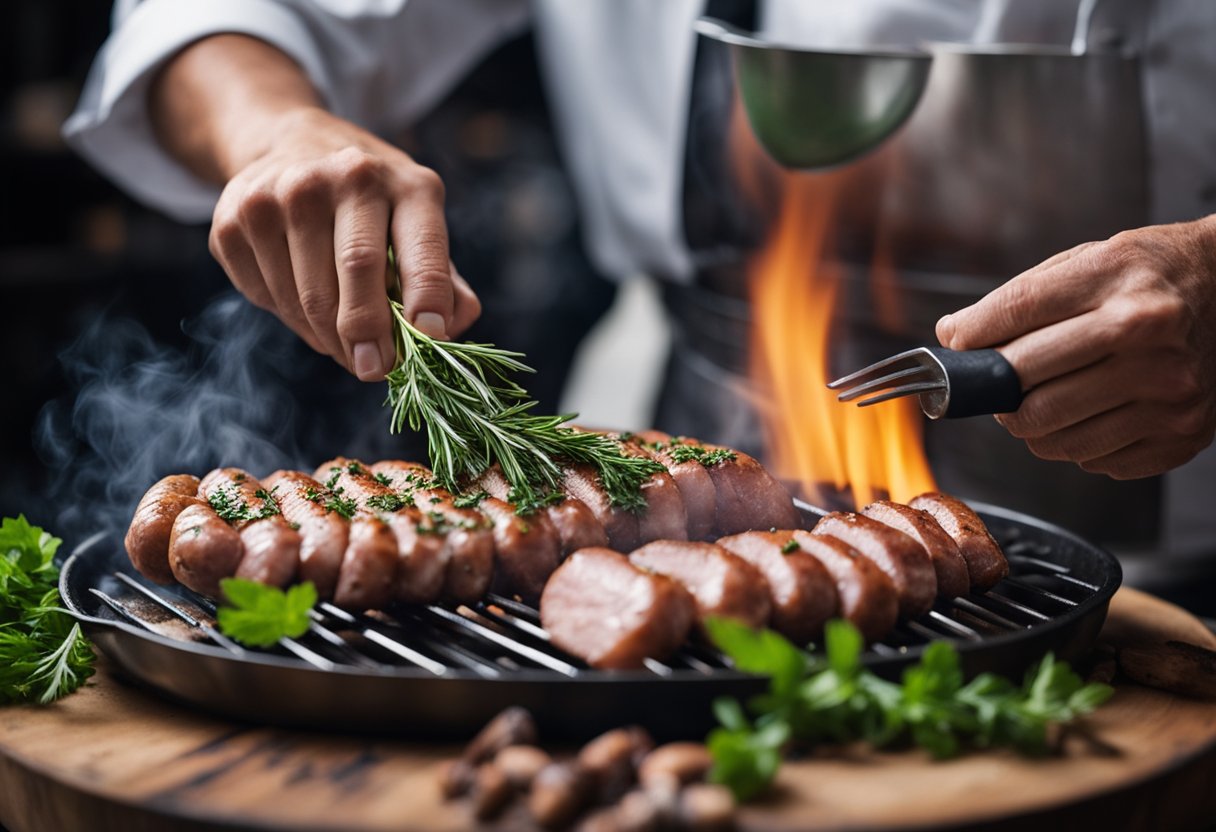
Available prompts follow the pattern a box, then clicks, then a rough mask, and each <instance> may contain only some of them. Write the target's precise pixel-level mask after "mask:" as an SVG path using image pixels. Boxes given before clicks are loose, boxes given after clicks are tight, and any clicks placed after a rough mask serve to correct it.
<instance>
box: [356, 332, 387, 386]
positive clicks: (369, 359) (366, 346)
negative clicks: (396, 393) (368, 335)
mask: <svg viewBox="0 0 1216 832" xmlns="http://www.w3.org/2000/svg"><path fill="white" fill-rule="evenodd" d="M355 375H357V376H358V377H359V380H360V381H378V380H379V379H380V377H381V376H383V375H384V363H383V362H382V361H381V360H380V348H379V347H378V346H376V344H375V343H374V342H372V341H364V342H363V343H361V344H355Z"/></svg>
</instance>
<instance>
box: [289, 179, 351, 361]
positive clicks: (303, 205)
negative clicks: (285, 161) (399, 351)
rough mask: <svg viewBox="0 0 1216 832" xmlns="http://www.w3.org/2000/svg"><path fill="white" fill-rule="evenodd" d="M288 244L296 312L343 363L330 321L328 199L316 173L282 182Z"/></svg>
mask: <svg viewBox="0 0 1216 832" xmlns="http://www.w3.org/2000/svg"><path fill="white" fill-rule="evenodd" d="M281 193H282V201H283V213H284V216H285V220H286V223H285V224H286V235H287V248H288V252H289V254H290V257H291V270H292V272H293V274H294V276H295V284H296V285H295V291H296V297H297V298H298V300H299V304H300V311H301V312H302V313H303V314H304V318H305V320H307V321H308V325H309V326H310V327H311V328H312V331H313V333H314V335H315V336H316V338H317V341H318V342H320V344H321V346H323V347H324V348H325V352H327V353H328V354H329V355H331V356H333V357H334V359H335V360H336V361H338V363H340V364H344V365H346V366H347V367H348V368H349V366H350V364H349V363H348V357H347V356H348V353H347V352H346V350H344V349H343V345H342V342H341V340H339V338H338V333H337V331H336V329H335V326H334V322H335V319H336V318H337V314H338V277H337V274H336V273H335V270H334V245H333V233H332V230H333V227H334V214H333V201H332V199H330V194H329V188H328V186H327V185H326V184H325V183H324V182H323V181H322V180H320V179H318V178H310V177H306V178H302V179H301V181H299V182H295V183H293V182H290V181H289V182H286V183H282V185H281Z"/></svg>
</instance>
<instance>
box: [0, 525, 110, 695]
mask: <svg viewBox="0 0 1216 832" xmlns="http://www.w3.org/2000/svg"><path fill="white" fill-rule="evenodd" d="M60 543H62V541H61V540H60V539H59V538H57V537H55V536H53V535H51V534H49V533H47V532H45V531H43V530H42V529H40V528H38V527H37V526H34V525H31V524H30V523H29V521H27V520H26V519H25V517H24V516H19V517H16V518H12V517H6V518H4V520H3V521H0V705H7V704H13V703H19V702H40V703H43V704H45V703H48V702H51V701H54V700H55V699H58V698H59V697H61V696H65V695H67V694H69V693H71V692H72V691H74V690H76V689H77V688H79V687H80V686H81V685H83V684H84V683H85V680H87V679H88V678H89V677H90V676H91V675H93V651H92V649H91V648H90V647H89V642H88V640H87V639H85V637H84V635H83V634H82V633H81V631H80V625H79V624H77V623H76V622H75V621H73V620H72V618H71V616H70V615H68V613H67V611H66V610H64V609H63V607H62V606H61V605H60V599H59V586H58V582H59V569H58V568H57V567H56V566H55V564H54V557H55V552H56V551H57V550H58V549H59V545H60Z"/></svg>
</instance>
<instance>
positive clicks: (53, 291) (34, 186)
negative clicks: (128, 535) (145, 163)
mask: <svg viewBox="0 0 1216 832" xmlns="http://www.w3.org/2000/svg"><path fill="white" fill-rule="evenodd" d="M2 14H3V18H2V19H3V24H2V25H0V67H2V69H0V183H2V185H0V304H2V307H0V308H2V309H3V318H4V326H3V327H0V354H2V355H3V367H4V378H3V381H2V382H0V390H3V394H2V395H0V401H2V402H3V406H2V407H0V472H2V476H0V515H5V516H7V515H12V514H15V513H17V512H20V511H23V512H25V513H26V514H27V515H29V516H30V519H31V520H34V521H35V522H47V523H49V522H50V518H51V517H53V516H54V512H53V510H51V509H50V508H49V507H46V506H44V505H42V504H41V502H40V501H39V500H38V499H36V495H39V494H41V493H42V492H43V490H44V488H45V486H46V477H47V472H46V469H45V466H43V465H42V464H40V462H39V459H38V457H37V454H36V452H35V450H34V447H33V442H32V434H33V430H34V427H35V424H36V421H37V417H38V413H39V411H40V410H41V408H42V407H43V405H44V403H46V402H47V401H49V400H52V399H56V398H58V397H62V396H64V395H66V393H67V382H66V379H65V378H64V375H63V373H62V371H61V370H60V368H59V365H58V362H57V358H56V356H57V355H58V353H59V352H60V351H62V350H63V349H64V348H66V347H67V346H68V345H70V344H71V343H72V341H73V339H74V337H75V335H76V333H78V332H79V331H80V330H81V328H82V327H83V326H84V324H85V323H86V322H88V321H91V320H93V319H95V318H96V317H97V316H98V315H99V314H101V313H102V312H103V311H105V310H111V311H113V312H115V313H118V314H131V315H135V316H137V317H139V318H140V319H142V320H143V321H145V322H148V324H147V325H148V326H149V327H150V329H151V330H152V332H153V335H154V336H155V337H157V338H158V339H164V340H165V341H166V342H168V343H174V342H179V343H180V342H181V341H182V339H183V338H184V336H183V335H182V334H181V329H180V326H179V321H180V319H181V318H182V316H183V315H184V314H185V313H186V310H188V309H190V308H197V306H198V304H199V303H200V301H202V300H203V299H205V298H206V297H208V296H210V295H213V294H216V293H217V292H218V291H220V290H222V288H223V285H224V284H223V282H222V275H218V274H217V273H216V272H215V271H214V270H212V269H211V268H209V267H208V264H207V260H206V255H207V249H206V230H205V229H203V228H188V227H185V226H182V225H179V224H177V223H174V222H172V221H170V220H167V219H165V218H163V217H161V216H160V215H158V214H156V213H153V212H151V211H149V210H147V209H145V208H143V207H141V206H139V205H137V204H135V203H134V202H132V201H131V200H130V199H128V198H126V197H125V196H123V195H122V194H121V193H120V192H119V191H118V190H117V189H115V188H114V187H113V186H112V185H110V184H109V183H107V182H106V181H105V180H104V179H102V178H101V177H100V176H99V175H98V174H96V173H94V172H93V171H92V170H91V169H90V168H89V166H88V165H86V164H85V163H84V162H83V161H81V160H80V159H79V158H78V157H76V156H75V155H74V154H73V153H72V152H71V151H70V150H69V149H68V148H67V147H66V145H64V143H63V140H62V139H61V138H60V135H59V128H60V125H61V124H62V123H63V121H64V119H65V118H66V117H67V115H68V114H69V113H70V112H71V110H72V108H73V107H74V106H75V103H76V98H77V96H78V94H79V92H80V88H81V86H82V84H83V82H84V78H85V75H86V73H87V71H88V67H89V64H90V62H91V61H92V59H93V56H94V55H95V54H96V52H97V49H98V47H100V45H101V43H102V41H104V40H105V37H106V35H107V33H108V32H109V26H110V17H109V4H108V3H98V2H96V0H10V2H7V3H5V8H4V11H3V13H2Z"/></svg>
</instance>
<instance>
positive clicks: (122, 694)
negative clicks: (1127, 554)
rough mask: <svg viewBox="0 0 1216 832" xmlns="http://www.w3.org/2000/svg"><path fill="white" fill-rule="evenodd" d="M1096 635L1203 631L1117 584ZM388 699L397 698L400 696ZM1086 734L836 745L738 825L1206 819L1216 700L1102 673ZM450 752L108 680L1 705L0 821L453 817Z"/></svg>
mask: <svg viewBox="0 0 1216 832" xmlns="http://www.w3.org/2000/svg"><path fill="white" fill-rule="evenodd" d="M1102 638H1103V640H1104V641H1106V642H1109V643H1112V644H1116V645H1126V644H1131V643H1135V642H1152V641H1162V640H1166V639H1182V640H1186V641H1190V642H1192V643H1195V644H1201V645H1204V646H1208V647H1213V648H1216V637H1213V635H1212V634H1211V633H1210V632H1209V631H1208V630H1207V629H1206V628H1205V627H1204V626H1203V625H1202V624H1201V623H1200V622H1199V621H1197V620H1196V619H1194V618H1193V617H1191V616H1190V615H1188V614H1187V613H1185V612H1184V611H1182V610H1180V609H1179V608H1177V607H1174V606H1171V605H1169V604H1166V603H1165V602H1163V601H1160V600H1158V599H1155V598H1153V597H1151V596H1148V595H1145V594H1143V593H1140V592H1136V591H1134V590H1130V589H1123V590H1120V591H1119V593H1118V594H1117V595H1116V596H1115V598H1114V601H1113V603H1112V605H1111V612H1110V618H1109V620H1108V622H1107V625H1106V627H1105V629H1104V630H1103V635H1102ZM402 707H409V705H408V703H402ZM1090 724H1091V725H1092V727H1093V729H1094V731H1093V733H1094V735H1095V737H1096V738H1097V740H1098V741H1099V743H1098V744H1096V745H1089V744H1084V743H1082V744H1079V745H1077V744H1072V745H1070V746H1069V747H1068V753H1067V754H1066V755H1065V756H1063V757H1060V758H1050V759H1045V760H1025V759H1021V758H1018V757H1016V756H1014V755H1012V754H1010V753H1005V752H989V753H983V754H972V755H969V756H967V757H964V758H962V759H958V760H954V761H950V762H945V763H935V762H932V761H931V760H929V759H928V757H927V756H925V755H923V754H921V753H919V752H913V751H909V752H901V753H881V754H877V753H873V752H866V751H862V750H858V751H856V752H848V753H841V752H837V753H835V754H834V755H833V756H831V757H826V758H824V759H809V760H801V761H796V762H789V763H787V764H786V765H785V766H783V768H782V770H781V773H780V775H779V778H778V784H777V788H776V789H775V794H774V795H773V796H772V797H771V798H770V799H768V800H766V801H765V802H764V803H762V804H759V805H752V806H748V807H746V808H745V809H743V810H742V812H741V827H742V828H744V829H749V830H751V829H754V830H762V829H772V830H783V829H789V830H795V829H797V830H819V829H837V830H839V829H878V830H907V829H925V828H931V829H941V828H949V827H955V826H965V827H968V828H975V827H983V828H989V829H1014V828H1033V829H1035V830H1036V832H1043V830H1047V829H1054V828H1070V829H1073V828H1086V829H1093V828H1101V829H1103V830H1104V832H1106V830H1117V829H1151V830H1167V829H1192V828H1197V827H1199V828H1201V827H1202V826H1206V825H1207V824H1208V823H1212V822H1213V821H1216V703H1211V702H1201V701H1197V700H1189V699H1184V698H1181V697H1177V696H1173V695H1170V694H1167V693H1163V692H1161V691H1157V690H1152V689H1149V688H1144V687H1140V686H1138V685H1134V684H1131V683H1121V684H1119V685H1118V692H1117V693H1116V695H1115V697H1114V698H1113V699H1112V700H1111V701H1110V703H1109V704H1107V705H1106V706H1104V707H1103V708H1102V709H1101V710H1100V711H1099V712H1098V713H1097V714H1095V715H1094V716H1093V717H1092V719H1091V721H1090ZM457 750H458V749H456V748H455V747H450V746H449V747H444V746H435V745H418V744H409V743H404V742H398V741H392V740H387V739H383V740H381V739H375V738H360V737H350V736H341V735H325V734H322V733H307V732H299V731H287V730H280V729H270V728H259V727H257V726H251V725H241V724H236V723H233V722H230V721H226V720H223V719H219V718H216V717H212V716H208V715H204V714H200V713H197V712H195V711H192V710H187V709H185V708H181V707H178V706H176V705H173V704H169V703H167V702H165V701H163V700H161V699H160V698H158V697H156V696H153V695H150V694H148V693H146V692H144V691H142V690H139V689H136V688H133V687H130V686H128V685H127V684H125V683H123V682H121V681H120V680H119V679H117V678H116V677H115V676H114V675H113V674H112V673H111V671H110V669H109V668H108V667H106V666H105V665H104V664H103V665H102V667H101V669H100V672H99V673H98V675H97V678H96V682H95V684H93V685H91V686H90V687H88V688H86V689H85V690H83V691H81V692H79V693H77V694H75V695H73V696H70V697H68V698H66V699H64V700H62V701H61V702H59V703H56V704H54V705H52V706H49V707H45V708H36V707H15V708H3V709H0V823H2V824H4V825H6V826H8V827H9V829H10V830H11V832H44V831H45V830H56V832H73V830H89V831H90V832H108V830H122V832H140V830H160V829H173V830H191V831H193V830H219V829H233V828H248V829H264V830H344V831H346V832H363V830H403V829H438V830H460V829H468V828H470V827H471V826H472V825H473V824H472V821H471V819H470V817H469V816H468V815H467V814H466V813H465V810H464V809H463V808H462V807H461V806H459V805H451V804H444V803H442V802H441V801H440V800H439V796H438V793H437V789H436V787H435V766H436V764H437V763H438V762H439V761H440V760H443V759H445V758H447V757H450V756H453V755H454V754H455V753H456V752H457Z"/></svg>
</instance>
